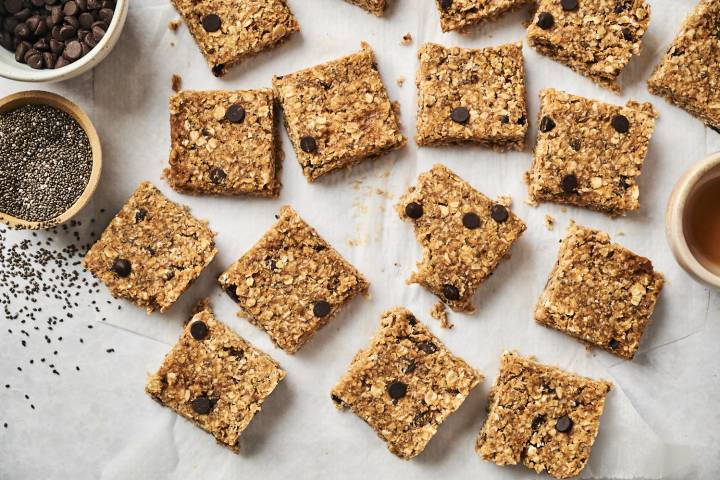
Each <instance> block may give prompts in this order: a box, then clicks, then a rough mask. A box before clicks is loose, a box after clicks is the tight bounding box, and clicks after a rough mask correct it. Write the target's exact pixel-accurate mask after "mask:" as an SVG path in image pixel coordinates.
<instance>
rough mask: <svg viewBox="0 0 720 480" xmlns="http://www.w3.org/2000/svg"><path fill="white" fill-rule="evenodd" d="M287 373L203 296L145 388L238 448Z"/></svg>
mask: <svg viewBox="0 0 720 480" xmlns="http://www.w3.org/2000/svg"><path fill="white" fill-rule="evenodd" d="M283 378H285V372H284V371H283V370H282V369H281V368H280V366H279V365H278V364H277V362H275V360H273V359H272V358H270V357H269V356H268V355H266V354H265V353H263V352H261V351H260V350H258V349H257V348H255V347H253V346H252V345H251V344H250V343H248V342H247V341H246V340H244V339H243V338H241V337H240V336H238V335H237V334H235V333H234V332H233V331H232V330H230V328H228V327H227V326H225V325H224V324H223V323H222V322H220V321H219V320H217V319H216V318H215V315H214V314H213V312H212V309H211V308H210V306H209V304H208V301H207V300H204V301H202V302H200V304H199V305H198V306H197V307H196V308H195V312H194V315H193V317H192V318H191V319H190V321H189V322H188V324H187V325H186V326H185V329H184V331H183V334H182V336H181V337H180V339H179V340H178V342H177V343H176V344H175V346H174V347H173V348H172V350H170V353H168V354H167V355H166V356H165V359H164V360H163V363H162V365H161V366H160V369H159V370H158V371H157V372H156V373H155V374H153V375H151V376H150V378H149V379H148V382H147V386H146V387H145V391H146V392H147V394H148V395H150V396H151V397H152V398H153V399H155V400H156V401H157V402H158V403H160V404H161V405H163V406H165V407H167V408H170V409H171V410H174V411H175V412H176V413H178V414H179V415H182V416H183V417H185V418H186V419H188V420H190V421H191V422H193V423H194V424H195V425H197V426H198V427H200V428H202V429H203V430H205V431H206V432H208V433H210V434H211V435H212V436H214V437H215V439H216V440H217V441H218V443H220V444H222V445H224V446H226V447H227V448H229V449H230V450H232V451H233V452H235V453H237V452H239V451H240V445H239V444H238V440H239V439H240V435H241V434H242V432H243V431H244V430H245V429H246V428H247V426H248V425H249V424H250V422H251V421H252V419H253V418H254V417H255V414H257V413H258V412H259V411H260V410H261V408H262V405H263V403H264V402H265V400H266V399H267V398H268V396H270V394H271V393H272V392H273V390H275V387H277V385H278V383H280V381H281V380H282V379H283Z"/></svg>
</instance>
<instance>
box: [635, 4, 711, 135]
mask: <svg viewBox="0 0 720 480" xmlns="http://www.w3.org/2000/svg"><path fill="white" fill-rule="evenodd" d="M648 87H649V90H650V93H653V94H655V95H660V96H661V97H664V98H666V99H667V100H669V101H670V102H672V103H674V104H675V105H677V106H678V107H680V108H683V109H685V110H686V111H688V112H689V113H690V114H691V115H694V116H696V117H697V118H699V119H700V120H702V121H703V122H705V123H706V124H707V125H708V126H709V127H710V128H712V129H714V130H716V131H717V132H719V133H720V0H701V1H700V2H699V3H698V4H697V6H696V7H695V9H694V10H693V11H692V12H691V13H690V15H688V17H687V18H686V19H685V22H684V23H683V26H682V29H681V30H680V33H679V34H678V36H677V37H676V38H675V40H674V41H673V43H672V45H671V46H670V48H669V49H668V50H667V53H665V56H664V57H663V59H662V61H661V62H660V63H659V64H658V65H657V67H655V71H654V72H653V74H652V76H651V77H650V79H649V80H648Z"/></svg>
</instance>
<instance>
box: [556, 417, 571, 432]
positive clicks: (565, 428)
mask: <svg viewBox="0 0 720 480" xmlns="http://www.w3.org/2000/svg"><path fill="white" fill-rule="evenodd" d="M572 426H573V421H572V419H570V417H568V416H567V415H563V416H562V417H560V418H558V419H557V422H555V430H557V431H558V432H560V433H565V432H569V431H570V429H571V428H572Z"/></svg>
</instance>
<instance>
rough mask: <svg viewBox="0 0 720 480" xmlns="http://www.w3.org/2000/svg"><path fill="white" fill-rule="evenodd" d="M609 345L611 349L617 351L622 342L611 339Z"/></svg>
mask: <svg viewBox="0 0 720 480" xmlns="http://www.w3.org/2000/svg"><path fill="white" fill-rule="evenodd" d="M608 345H609V346H610V348H612V349H613V350H615V349H616V348H618V347H619V346H620V342H618V341H617V340H615V339H614V338H611V339H610V343H609V344H608Z"/></svg>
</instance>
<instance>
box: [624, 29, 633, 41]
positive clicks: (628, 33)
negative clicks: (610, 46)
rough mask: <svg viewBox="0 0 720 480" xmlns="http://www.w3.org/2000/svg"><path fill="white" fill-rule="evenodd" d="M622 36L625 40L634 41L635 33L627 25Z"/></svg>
mask: <svg viewBox="0 0 720 480" xmlns="http://www.w3.org/2000/svg"><path fill="white" fill-rule="evenodd" d="M622 36H623V38H624V39H625V40H627V41H628V42H632V41H633V34H632V32H631V31H630V29H629V28H627V27H625V28H623V29H622Z"/></svg>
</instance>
